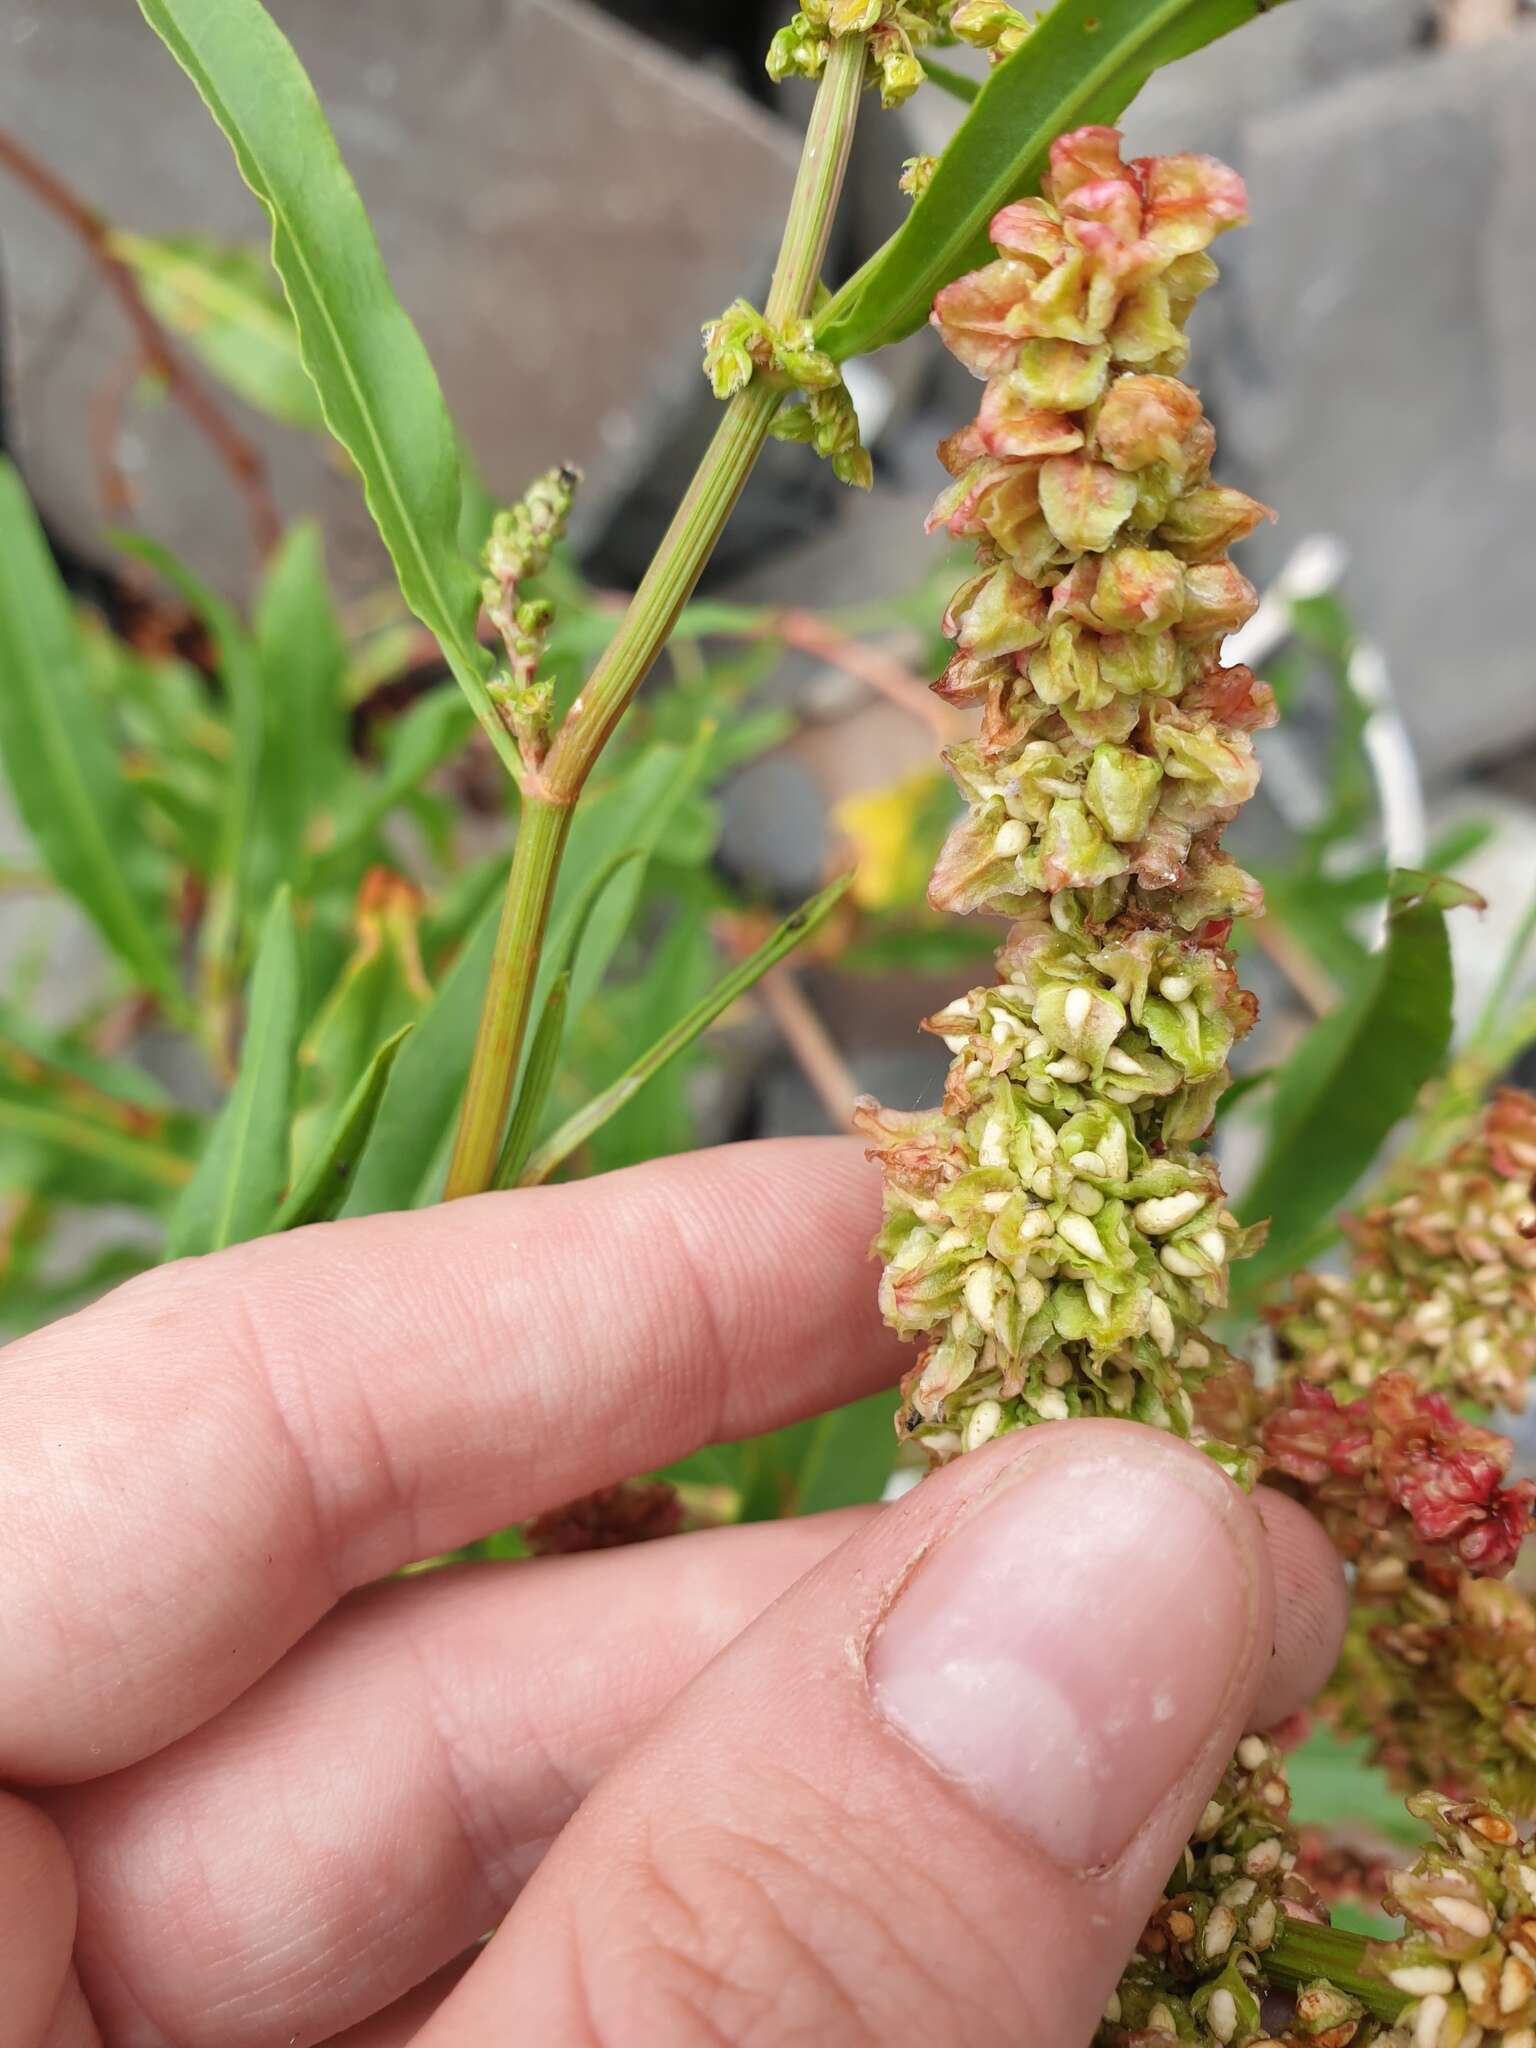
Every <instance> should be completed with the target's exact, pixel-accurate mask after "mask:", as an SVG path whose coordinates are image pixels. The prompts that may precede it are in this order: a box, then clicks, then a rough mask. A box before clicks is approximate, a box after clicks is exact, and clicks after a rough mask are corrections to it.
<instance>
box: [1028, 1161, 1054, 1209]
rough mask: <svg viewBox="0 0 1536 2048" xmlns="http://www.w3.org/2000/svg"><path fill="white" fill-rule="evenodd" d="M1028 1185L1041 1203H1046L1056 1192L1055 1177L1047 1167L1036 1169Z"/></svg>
mask: <svg viewBox="0 0 1536 2048" xmlns="http://www.w3.org/2000/svg"><path fill="white" fill-rule="evenodd" d="M1029 1184H1030V1186H1031V1187H1032V1188H1033V1189H1034V1191H1035V1193H1036V1194H1037V1195H1038V1196H1039V1197H1040V1199H1041V1201H1042V1202H1048V1201H1049V1200H1050V1199H1051V1196H1052V1195H1054V1194H1055V1192H1056V1176H1055V1174H1054V1173H1052V1171H1051V1169H1050V1168H1049V1167H1048V1166H1041V1167H1037V1168H1036V1169H1035V1172H1034V1173H1033V1174H1032V1175H1031V1177H1030V1182H1029Z"/></svg>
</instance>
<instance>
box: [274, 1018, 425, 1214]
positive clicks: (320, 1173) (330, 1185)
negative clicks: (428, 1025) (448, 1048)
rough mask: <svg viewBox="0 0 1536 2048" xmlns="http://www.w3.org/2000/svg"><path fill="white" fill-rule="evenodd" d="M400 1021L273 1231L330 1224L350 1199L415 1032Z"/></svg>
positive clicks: (361, 1078) (359, 1082)
mask: <svg viewBox="0 0 1536 2048" xmlns="http://www.w3.org/2000/svg"><path fill="white" fill-rule="evenodd" d="M413 1028H414V1027H413V1026H412V1025H410V1024H402V1025H401V1027H400V1029H399V1030H398V1031H397V1032H396V1033H395V1035H394V1036H393V1038H386V1039H385V1041H384V1043H383V1044H382V1045H381V1046H380V1047H379V1049H378V1051H377V1052H376V1053H375V1054H374V1055H373V1058H372V1059H371V1060H370V1061H369V1062H368V1064H367V1066H366V1067H365V1068H364V1069H363V1071H362V1073H361V1074H359V1076H358V1078H357V1085H356V1087H355V1088H354V1089H353V1090H352V1093H351V1094H350V1095H349V1096H348V1098H347V1100H346V1101H345V1102H344V1103H343V1104H342V1107H341V1113H340V1115H339V1116H338V1117H337V1119H336V1122H335V1125H334V1127H333V1128H332V1130H331V1133H330V1135H329V1136H328V1137H327V1138H326V1140H325V1142H324V1144H322V1145H321V1146H319V1147H318V1148H317V1150H316V1152H315V1156H314V1158H313V1159H312V1160H311V1161H310V1163H309V1165H308V1166H307V1167H306V1168H305V1170H304V1173H303V1175H302V1176H301V1177H300V1179H299V1180H298V1182H297V1183H296V1184H295V1185H294V1187H293V1189H292V1190H291V1191H290V1193H289V1195H288V1199H287V1200H286V1201H285V1202H284V1203H283V1206H282V1207H281V1209H279V1211H278V1213H277V1220H276V1222H274V1224H273V1225H272V1228H273V1229H274V1230H297V1229H299V1227H300V1226H301V1225H302V1224H305V1223H326V1222H329V1221H330V1219H331V1218H332V1217H333V1216H335V1215H336V1214H337V1212H338V1211H339V1210H340V1208H341V1205H342V1203H343V1202H344V1201H345V1200H346V1198H347V1192H348V1190H349V1189H350V1187H351V1185H352V1177H353V1175H354V1173H355V1172H356V1170H357V1163H358V1161H359V1160H360V1159H361V1158H362V1156H363V1151H364V1148H365V1146H366V1145H367V1143H368V1135H369V1133H370V1132H371V1131H372V1129H373V1124H374V1119H375V1117H377V1115H378V1113H379V1104H380V1103H381V1102H382V1101H383V1100H384V1089H385V1086H386V1084H387V1082H388V1080H389V1076H390V1071H391V1069H392V1068H393V1066H394V1064H395V1059H396V1056H397V1055H398V1053H399V1051H400V1048H401V1046H402V1045H404V1043H405V1041H406V1039H407V1038H409V1037H410V1035H411V1032H412V1030H413Z"/></svg>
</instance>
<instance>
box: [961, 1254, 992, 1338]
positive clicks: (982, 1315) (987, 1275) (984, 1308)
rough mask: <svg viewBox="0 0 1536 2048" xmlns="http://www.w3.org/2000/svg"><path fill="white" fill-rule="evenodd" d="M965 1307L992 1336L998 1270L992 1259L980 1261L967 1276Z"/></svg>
mask: <svg viewBox="0 0 1536 2048" xmlns="http://www.w3.org/2000/svg"><path fill="white" fill-rule="evenodd" d="M965 1305H966V1307H967V1308H968V1309H969V1310H970V1312H971V1314H972V1315H973V1316H974V1317H975V1318H976V1320H977V1322H978V1323H980V1325H981V1327H982V1328H983V1329H984V1330H985V1331H986V1332H987V1333H988V1334H989V1335H990V1334H991V1332H992V1328H993V1319H994V1317H995V1316H996V1313H997V1268H996V1267H995V1266H994V1265H993V1263H992V1261H991V1260H990V1259H978V1260H977V1262H976V1264H975V1265H974V1266H972V1268H971V1270H970V1271H969V1272H968V1273H967V1274H966V1276H965Z"/></svg>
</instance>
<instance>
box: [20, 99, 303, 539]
mask: <svg viewBox="0 0 1536 2048" xmlns="http://www.w3.org/2000/svg"><path fill="white" fill-rule="evenodd" d="M0 166H3V167H4V168H5V169H6V170H8V171H9V172H10V173H11V174H12V176H13V177H15V178H17V179H19V181H20V182H21V183H22V184H23V185H25V186H26V188H27V190H28V191H29V192H30V193H31V194H32V196H33V197H34V198H35V199H37V200H38V201H39V202H40V203H41V204H42V205H44V206H46V207H47V208H48V209H49V211H50V212H51V213H53V214H55V215H57V217H58V218H59V219H60V220H62V221H63V222H64V223H65V224H66V225H67V226H68V227H70V228H72V229H73V231H74V232H75V234H76V235H78V236H79V238H80V240H81V241H82V242H83V243H84V244H85V246H86V248H87V249H88V250H89V251H90V253H91V255H92V257H93V258H94V259H95V261H96V263H97V265H98V266H99V268H100V270H101V273H102V276H103V277H104V278H105V280H106V282H107V285H108V287H109V288H110V290H111V292H112V294H113V296H114V297H115V298H116V300H117V302H118V304H119V305H120V306H121V307H122V309H123V312H124V313H125V314H126V316H127V319H128V324H129V325H130V326H131V327H132V329H133V332H134V338H135V340H136V341H137V343H138V347H139V355H140V358H141V360H142V364H143V367H144V368H145V369H146V370H148V371H150V372H151V373H152V374H153V375H154V376H156V377H158V378H160V380H161V381H162V383H163V384H164V385H165V388H166V391H167V392H168V394H169V395H170V397H171V399H172V400H173V401H174V402H175V403H176V404H177V405H179V406H180V407H181V409H182V411H183V412H184V413H185V414H186V416H187V418H188V419H189V420H190V421H191V422H192V424H193V426H194V427H196V429H197V431H198V432H199V433H200V434H201V435H202V437H203V439H204V440H205V441H206V442H207V443H208V445H209V447H210V448H211V449H212V450H213V452H214V454H215V455H217V456H218V458H219V460H220V461H221V462H222V463H223V465H224V467H225V468H226V469H227V470H228V471H229V473H230V475H231V476H232V477H233V478H234V481H235V485H236V488H237V489H238V490H239V492H240V494H241V496H242V497H243V498H244V500H245V509H246V516H247V518H248V519H249V521H250V526H251V537H252V539H253V540H254V541H255V543H256V549H257V553H258V554H259V555H261V556H262V557H263V558H265V556H267V555H268V554H269V553H270V552H271V550H272V549H273V547H275V546H276V544H277V538H278V534H279V532H280V527H279V524H278V517H277V509H276V507H275V506H274V504H273V502H272V494H271V490H270V488H269V486H268V483H267V466H266V462H265V460H264V459H263V457H262V454H261V450H260V449H259V448H257V447H256V445H255V444H254V442H251V441H248V440H247V439H246V437H245V435H244V434H242V433H241V432H240V430H239V428H238V427H236V426H235V425H234V424H233V423H232V422H231V421H230V420H228V419H226V417H225V416H224V414H223V413H222V412H221V411H220V410H219V407H218V406H217V405H216V404H215V403H214V401H213V400H212V399H211V398H210V397H209V396H208V393H207V392H206V391H205V390H204V389H203V387H202V385H201V384H200V383H199V382H198V381H197V379H196V378H195V377H194V376H193V375H192V373H191V371H189V370H188V369H187V367H186V365H185V364H184V363H183V362H182V361H181V358H180V357H179V356H178V355H177V354H176V352H175V350H174V349H173V348H172V347H171V345H170V343H169V341H168V340H167V339H166V336H165V332H164V330H163V329H162V327H161V325H160V323H159V321H158V320H157V319H156V318H155V316H154V314H153V313H151V311H150V310H149V307H148V306H147V305H146V304H145V301H144V294H143V293H142V292H141V291H140V289H139V282H138V279H137V278H136V277H135V276H134V274H133V272H132V270H130V268H129V267H128V265H127V264H126V263H125V262H124V261H123V259H122V257H121V256H119V255H118V254H117V252H116V250H115V249H114V248H113V246H112V231H111V229H110V228H109V227H108V225H107V223H106V221H105V220H104V219H103V218H102V216H101V215H100V214H99V213H98V212H97V211H96V209H95V208H94V207H93V206H88V205H87V204H86V202H85V201H84V200H83V199H82V198H80V196H79V195H78V194H77V193H75V192H72V191H71V190H70V188H69V186H67V185H66V184H65V183H64V181H63V179H62V178H60V177H59V175H58V173H57V172H56V171H54V170H51V169H50V168H49V166H48V165H47V164H45V163H41V162H40V161H39V160H38V159H37V158H36V157H35V156H33V155H32V153H31V151H30V150H27V149H24V148H23V147H22V145H21V144H20V143H19V142H18V141H17V140H16V138H15V137H14V136H13V135H8V134H7V133H6V132H5V131H4V129H0ZM105 471H106V474H107V476H108V478H109V485H110V491H111V495H112V497H113V498H114V499H117V498H118V497H119V495H120V493H121V491H122V489H123V485H122V481H121V477H120V475H119V473H118V472H117V470H116V466H115V464H114V463H111V462H110V461H109V462H108V463H107V464H106V465H105ZM108 509H109V511H111V512H112V513H113V514H114V515H116V514H118V513H120V512H121V511H122V509H123V507H122V505H121V503H120V502H114V503H112V504H110V505H109V507H108Z"/></svg>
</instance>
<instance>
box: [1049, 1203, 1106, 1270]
mask: <svg viewBox="0 0 1536 2048" xmlns="http://www.w3.org/2000/svg"><path fill="white" fill-rule="evenodd" d="M1056 1235H1057V1236H1058V1237H1059V1238H1060V1239H1061V1240H1062V1242H1063V1243H1064V1244H1068V1245H1070V1246H1071V1247H1072V1249H1073V1251H1075V1252H1080V1253H1081V1254H1082V1256H1083V1257H1084V1258H1085V1259H1095V1260H1098V1259H1102V1258H1103V1256H1104V1247H1103V1245H1101V1244H1100V1243H1099V1233H1098V1232H1097V1231H1096V1230H1095V1229H1094V1227H1093V1225H1092V1224H1091V1223H1090V1222H1089V1221H1088V1218H1087V1217H1086V1216H1079V1215H1078V1214H1077V1213H1076V1212H1075V1211H1074V1210H1068V1212H1067V1214H1066V1215H1065V1216H1063V1217H1062V1219H1061V1221H1060V1222H1059V1223H1058V1224H1057V1225H1056Z"/></svg>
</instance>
